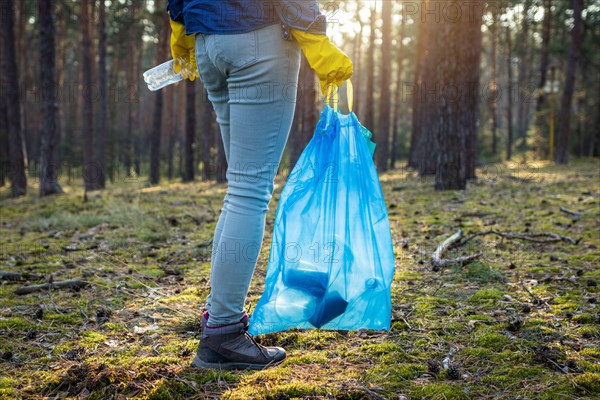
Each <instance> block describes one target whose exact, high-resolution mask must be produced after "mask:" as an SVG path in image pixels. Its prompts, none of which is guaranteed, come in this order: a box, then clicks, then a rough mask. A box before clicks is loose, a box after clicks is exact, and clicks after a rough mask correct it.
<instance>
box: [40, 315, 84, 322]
mask: <svg viewBox="0 0 600 400" xmlns="http://www.w3.org/2000/svg"><path fill="white" fill-rule="evenodd" d="M44 321H52V322H53V323H59V324H67V325H76V324H79V323H81V321H82V318H81V314H79V313H68V314H50V315H46V316H44Z"/></svg>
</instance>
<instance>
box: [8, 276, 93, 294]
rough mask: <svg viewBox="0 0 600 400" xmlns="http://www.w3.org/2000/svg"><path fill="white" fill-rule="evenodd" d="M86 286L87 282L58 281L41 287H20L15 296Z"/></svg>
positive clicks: (75, 280)
mask: <svg viewBox="0 0 600 400" xmlns="http://www.w3.org/2000/svg"><path fill="white" fill-rule="evenodd" d="M87 285H88V282H86V281H82V280H79V279H71V280H68V281H59V282H51V283H43V284H41V285H30V286H22V287H20V288H18V289H17V290H15V294H18V295H24V294H30V293H35V292H40V291H42V290H51V289H68V288H79V289H80V288H83V287H85V286H87Z"/></svg>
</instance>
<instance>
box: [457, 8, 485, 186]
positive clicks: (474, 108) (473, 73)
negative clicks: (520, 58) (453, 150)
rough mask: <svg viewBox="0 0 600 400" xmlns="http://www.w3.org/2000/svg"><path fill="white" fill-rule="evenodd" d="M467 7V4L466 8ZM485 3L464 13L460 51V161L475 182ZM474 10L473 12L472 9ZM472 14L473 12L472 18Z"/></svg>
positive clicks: (466, 174) (466, 175) (469, 177)
mask: <svg viewBox="0 0 600 400" xmlns="http://www.w3.org/2000/svg"><path fill="white" fill-rule="evenodd" d="M465 5H467V4H465ZM484 6H485V2H483V1H474V2H471V3H469V4H468V6H467V7H468V9H467V8H465V9H463V11H465V12H464V13H463V20H464V22H462V21H463V20H461V25H465V26H463V27H462V29H461V33H462V35H461V36H462V37H463V38H464V39H463V40H462V43H463V45H462V46H461V47H460V50H461V52H462V56H463V60H462V62H461V68H460V72H461V74H462V75H461V77H460V84H461V86H462V87H463V92H464V96H463V97H461V100H460V107H461V111H460V112H459V116H460V118H461V119H462V124H461V126H462V131H463V132H464V135H465V142H464V143H465V154H464V157H461V162H462V167H461V169H462V170H464V173H465V178H466V179H475V178H476V175H475V167H476V166H477V163H478V162H479V159H478V153H479V135H478V132H479V129H478V126H479V124H478V121H479V117H480V116H479V101H480V95H479V93H480V82H479V80H480V76H481V54H482V52H483V51H482V49H481V41H482V33H481V24H482V22H483V21H482V18H483V11H484V10H483V9H484ZM471 7H472V8H471ZM471 12H473V13H472V14H471Z"/></svg>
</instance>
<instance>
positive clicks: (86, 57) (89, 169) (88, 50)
mask: <svg viewBox="0 0 600 400" xmlns="http://www.w3.org/2000/svg"><path fill="white" fill-rule="evenodd" d="M81 56H82V61H81V73H82V76H83V81H82V82H83V115H82V124H81V132H82V135H83V183H84V187H85V190H86V191H89V190H96V189H98V188H99V186H98V181H99V168H98V165H97V164H96V161H95V159H94V114H93V113H94V98H93V97H94V91H93V88H94V86H93V81H92V40H91V16H90V0H82V1H81Z"/></svg>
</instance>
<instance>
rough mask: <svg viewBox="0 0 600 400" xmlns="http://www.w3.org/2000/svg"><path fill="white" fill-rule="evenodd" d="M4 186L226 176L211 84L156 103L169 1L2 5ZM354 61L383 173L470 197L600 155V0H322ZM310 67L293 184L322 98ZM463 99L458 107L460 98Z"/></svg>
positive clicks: (43, 0) (48, 187) (293, 151)
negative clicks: (517, 163) (515, 167)
mask: <svg viewBox="0 0 600 400" xmlns="http://www.w3.org/2000/svg"><path fill="white" fill-rule="evenodd" d="M0 3H1V7H2V9H1V17H2V36H1V38H2V39H1V41H0V46H1V49H0V50H1V53H0V54H2V56H1V57H0V59H1V60H2V61H1V64H2V65H1V67H2V86H1V96H0V162H1V165H2V167H1V168H0V184H1V185H6V184H11V185H12V189H11V193H12V195H13V196H19V195H22V194H24V193H26V191H27V187H28V184H27V181H28V180H29V183H30V185H31V184H32V183H34V184H36V185H37V184H39V190H40V194H41V195H45V194H51V193H56V192H60V191H61V190H62V189H61V186H60V184H61V182H65V183H67V182H68V183H69V184H72V181H74V180H77V179H81V178H83V181H84V185H85V189H86V190H95V189H101V188H104V187H105V186H106V185H107V184H109V183H114V182H127V181H128V180H137V179H148V182H149V183H150V184H157V183H159V182H160V180H161V179H163V180H164V179H168V180H174V179H182V180H183V181H191V180H194V179H196V180H198V179H201V180H217V181H221V182H222V181H224V180H225V171H226V162H225V158H224V154H223V149H222V145H221V141H220V136H219V132H218V126H217V124H216V122H215V118H214V115H213V110H212V106H211V105H210V102H209V101H208V100H207V97H206V93H205V92H204V91H203V89H202V83H201V81H200V80H196V81H195V82H180V83H178V84H175V85H171V86H170V87H167V88H165V89H163V90H161V91H158V92H150V91H149V90H148V89H147V87H146V85H145V84H144V82H143V79H142V73H143V72H144V71H145V70H147V69H150V68H151V67H153V66H155V65H158V64H160V63H162V62H164V61H166V60H168V59H170V58H171V56H170V50H169V38H170V27H169V23H168V15H167V13H166V12H165V6H166V1H164V0H154V1H153V0H145V1H142V0H104V1H99V0H82V1H72V0H21V1H17V0H2V1H1V2H0ZM320 4H321V10H322V12H323V13H324V14H326V15H327V17H328V21H329V24H328V34H329V36H330V38H332V40H334V41H335V43H336V44H338V45H339V46H340V47H341V48H342V49H343V50H344V51H345V52H346V53H347V54H348V55H350V56H351V58H352V60H353V62H354V76H353V82H354V88H355V99H356V100H355V107H354V111H355V112H356V114H357V115H358V117H359V119H360V120H361V122H362V123H363V125H365V126H366V127H367V128H368V129H370V130H371V131H372V132H373V136H374V141H375V142H376V143H377V151H376V152H375V161H376V164H377V168H378V170H379V171H380V172H382V171H385V170H388V169H392V168H400V167H405V166H408V167H409V168H415V169H417V170H418V171H419V174H420V175H421V176H425V175H435V187H436V189H461V188H464V187H465V182H466V180H468V179H471V178H474V177H475V167H476V166H478V165H481V164H482V163H490V162H501V161H505V160H511V159H515V158H516V157H519V158H518V159H519V160H533V159H552V160H554V161H556V162H557V163H562V164H564V163H566V162H567V161H568V159H569V157H598V156H600V136H599V135H600V51H599V50H600V45H599V43H600V23H599V22H600V5H599V4H598V2H596V1H594V0H586V1H584V0H522V1H515V0H503V1H485V2H484V1H473V2H454V1H436V0H429V1H401V0H398V1H387V0H385V1H359V0H352V1H335V2H325V1H321V2H320ZM317 88H318V85H317V83H316V82H315V75H314V73H313V72H312V70H310V68H309V66H308V64H307V62H306V60H303V64H302V69H301V77H300V87H299V95H298V102H297V108H296V115H295V122H294V124H293V128H292V129H293V131H292V133H291V136H290V139H289V142H288V146H287V150H286V154H285V155H284V161H283V162H282V166H281V168H280V172H281V173H284V174H286V173H289V171H291V168H292V167H293V165H294V162H295V160H297V158H298V156H299V154H300V153H301V151H302V149H303V148H304V145H305V144H306V143H307V142H308V141H309V140H310V138H311V136H312V133H313V130H314V127H315V124H316V121H317V120H318V116H319V112H320V110H321V108H322V98H321V97H320V93H318V91H317V90H316V89H317ZM453 99H457V100H453Z"/></svg>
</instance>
